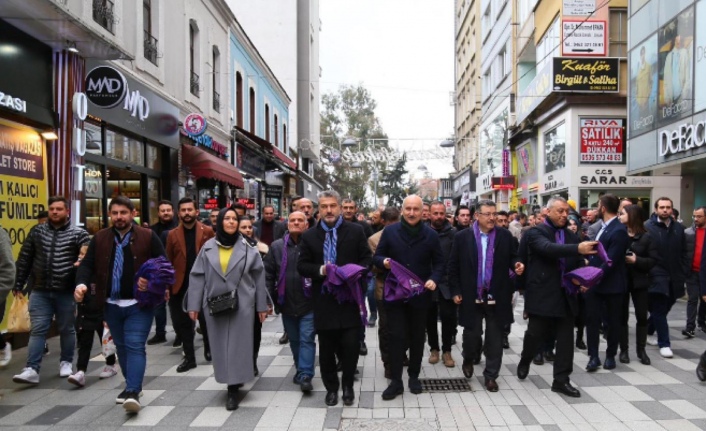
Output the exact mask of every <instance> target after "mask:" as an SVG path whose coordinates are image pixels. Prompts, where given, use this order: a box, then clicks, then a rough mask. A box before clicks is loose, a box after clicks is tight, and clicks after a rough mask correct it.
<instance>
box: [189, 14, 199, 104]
mask: <svg viewBox="0 0 706 431" xmlns="http://www.w3.org/2000/svg"><path fill="white" fill-rule="evenodd" d="M198 36H199V29H198V27H197V26H196V22H194V21H193V20H192V21H191V22H190V23H189V71H190V72H191V79H190V90H191V94H193V95H194V96H196V97H199V74H198V72H197V70H198V46H199V45H198Z"/></svg>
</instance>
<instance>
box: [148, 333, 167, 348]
mask: <svg viewBox="0 0 706 431" xmlns="http://www.w3.org/2000/svg"><path fill="white" fill-rule="evenodd" d="M166 342H167V337H165V336H164V335H155V336H154V337H152V338H150V339H149V340H147V345H149V346H154V345H155V344H161V343H166Z"/></svg>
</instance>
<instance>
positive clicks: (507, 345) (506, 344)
mask: <svg viewBox="0 0 706 431" xmlns="http://www.w3.org/2000/svg"><path fill="white" fill-rule="evenodd" d="M509 348H510V341H509V340H508V339H507V335H503V349H509Z"/></svg>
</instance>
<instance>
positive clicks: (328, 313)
mask: <svg viewBox="0 0 706 431" xmlns="http://www.w3.org/2000/svg"><path fill="white" fill-rule="evenodd" d="M318 197H319V213H320V214H321V221H320V222H319V223H318V224H317V225H316V227H315V228H309V229H308V230H307V231H306V232H304V233H303V234H302V238H301V243H300V245H299V263H298V265H297V269H298V270H299V274H300V275H301V276H302V277H307V278H311V281H312V286H311V293H312V295H311V296H312V298H313V301H314V328H315V330H316V333H317V334H318V336H319V365H320V367H321V379H322V380H323V383H324V386H325V387H326V392H327V393H326V398H325V402H326V405H328V406H335V405H336V404H338V388H339V385H340V382H339V380H338V374H337V372H336V353H337V352H338V353H340V358H341V363H342V364H341V366H342V370H343V376H342V386H343V396H342V397H341V398H342V399H343V403H344V404H345V405H347V406H350V405H352V404H353V399H354V393H353V380H354V375H355V368H356V364H357V363H358V355H359V353H360V338H359V331H360V327H361V324H362V323H361V315H360V308H359V306H358V304H355V303H353V302H339V301H338V300H337V299H336V296H335V295H334V294H333V293H332V292H330V291H328V290H326V291H325V290H324V288H323V283H324V280H325V277H326V265H327V264H334V265H336V266H338V267H341V266H343V265H346V264H351V263H352V264H356V265H359V266H362V267H365V268H369V267H370V264H371V262H372V254H371V253H370V248H368V242H367V239H366V236H365V233H364V232H363V228H362V227H360V226H359V225H357V224H353V223H349V222H345V221H344V220H343V218H342V217H341V196H340V195H339V194H338V193H336V192H335V191H333V190H326V191H323V192H321V193H319V195H318ZM361 293H363V294H364V293H365V292H364V291H362V290H361ZM290 335H291V334H290ZM290 341H291V340H290Z"/></svg>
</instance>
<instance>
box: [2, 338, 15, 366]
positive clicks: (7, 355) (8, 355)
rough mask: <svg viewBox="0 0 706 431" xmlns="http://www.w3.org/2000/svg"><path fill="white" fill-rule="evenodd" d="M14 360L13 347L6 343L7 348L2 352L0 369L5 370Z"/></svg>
mask: <svg viewBox="0 0 706 431" xmlns="http://www.w3.org/2000/svg"><path fill="white" fill-rule="evenodd" d="M10 360H12V346H11V345H10V343H5V348H4V349H2V350H0V368H5V367H7V365H8V364H9V363H10Z"/></svg>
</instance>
